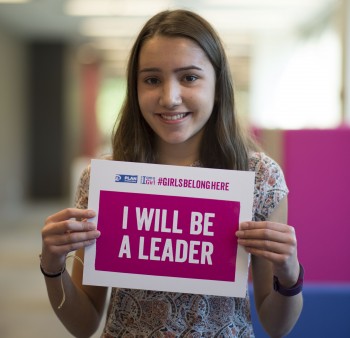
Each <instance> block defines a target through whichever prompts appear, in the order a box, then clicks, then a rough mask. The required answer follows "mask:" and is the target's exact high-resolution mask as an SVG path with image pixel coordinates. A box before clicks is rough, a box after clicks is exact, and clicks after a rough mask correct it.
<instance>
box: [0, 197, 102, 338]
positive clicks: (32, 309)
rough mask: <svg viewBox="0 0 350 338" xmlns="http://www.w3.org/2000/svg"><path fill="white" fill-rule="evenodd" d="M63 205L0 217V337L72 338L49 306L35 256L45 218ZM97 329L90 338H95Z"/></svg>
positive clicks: (29, 207) (36, 206)
mask: <svg viewBox="0 0 350 338" xmlns="http://www.w3.org/2000/svg"><path fill="white" fill-rule="evenodd" d="M62 205H63V204H60V203H46V204H45V205H43V204H31V205H26V206H24V207H23V208H21V210H17V211H13V212H10V211H9V210H5V211H4V210H3V211H1V212H2V215H0V231H1V233H0V337H1V338H22V337H23V338H41V337H50V338H66V337H67V338H68V337H72V335H70V334H69V333H68V332H67V331H66V329H65V328H64V327H63V325H62V324H61V323H60V322H59V320H58V319H57V318H56V317H55V314H54V312H53V310H52V309H51V307H50V304H49V301H48V298H47V294H46V289H45V284H44V279H43V276H42V275H41V273H40V270H39V258H38V254H39V253H40V249H41V235H40V230H41V228H42V225H43V222H44V220H45V218H46V217H47V216H48V215H50V214H51V213H53V212H55V211H58V210H60V208H61V207H62ZM99 335H100V330H99V332H98V333H96V334H95V335H94V336H93V337H99Z"/></svg>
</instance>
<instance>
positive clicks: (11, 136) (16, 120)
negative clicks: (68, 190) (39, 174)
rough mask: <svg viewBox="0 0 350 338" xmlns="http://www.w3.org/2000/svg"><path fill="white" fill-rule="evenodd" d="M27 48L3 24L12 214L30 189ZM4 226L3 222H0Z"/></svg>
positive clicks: (5, 166)
mask: <svg viewBox="0 0 350 338" xmlns="http://www.w3.org/2000/svg"><path fill="white" fill-rule="evenodd" d="M26 74H27V70H26V48H25V45H24V44H23V42H22V41H21V40H20V39H17V38H16V37H14V36H12V35H11V34H8V33H7V32H6V31H4V30H2V29H1V27H0V212H1V215H2V216H5V215H11V214H12V211H13V210H16V209H18V208H17V207H18V206H20V205H21V203H22V201H23V199H24V195H25V190H26V160H27V159H26V153H27V147H26V139H27V134H26V131H27V130H26V124H27V123H28V121H27V116H26V114H25V107H26V102H27V100H26V95H25V79H26ZM0 227H1V223H0Z"/></svg>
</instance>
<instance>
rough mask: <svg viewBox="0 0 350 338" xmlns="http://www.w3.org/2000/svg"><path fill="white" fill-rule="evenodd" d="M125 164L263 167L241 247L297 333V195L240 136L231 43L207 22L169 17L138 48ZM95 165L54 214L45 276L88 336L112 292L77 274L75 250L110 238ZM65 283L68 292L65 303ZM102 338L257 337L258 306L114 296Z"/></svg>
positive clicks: (118, 151)
mask: <svg viewBox="0 0 350 338" xmlns="http://www.w3.org/2000/svg"><path fill="white" fill-rule="evenodd" d="M112 146H113V154H112V155H111V159H113V160H118V161H129V162H143V163H158V164H169V165H179V166H202V167H206V168H220V169H231V170H251V171H255V174H256V180H255V190H254V207H253V211H252V215H253V217H252V221H251V222H244V223H242V224H240V230H239V231H238V232H237V233H236V234H235V235H236V236H237V237H238V243H239V244H240V245H242V246H244V247H245V249H246V250H247V252H248V253H250V254H251V269H252V277H253V285H254V297H255V304H256V307H257V312H258V314H259V318H260V320H261V323H262V325H263V326H264V328H265V330H266V331H267V332H268V334H269V335H270V336H271V337H282V336H284V335H286V334H287V333H288V332H290V330H291V329H292V328H293V326H294V325H295V323H296V321H297V319H298V317H299V315H300V312H301V309H302V293H301V288H302V274H303V270H302V266H301V265H300V264H299V261H298V256H297V241H296V235H295V231H294V228H293V227H292V226H289V225H287V193H288V189H287V187H286V183H285V180H284V177H283V173H282V171H281V169H280V167H279V166H278V165H277V164H276V163H275V162H274V161H273V160H272V159H271V158H269V157H268V156H266V155H265V154H264V153H262V152H258V151H255V150H254V147H253V146H252V143H251V142H250V141H249V139H248V137H247V136H246V134H245V133H244V132H243V131H242V129H240V127H239V125H238V122H237V116H236V112H235V104H234V91H233V85H232V80H231V75H230V71H229V65H228V62H227V59H226V56H225V52H224V49H223V46H222V44H221V42H220V39H219V37H218V35H217V34H216V32H215V31H214V30H213V28H212V27H211V26H210V25H209V24H208V22H206V21H205V20H204V19H203V18H201V17H200V16H198V15H196V14H195V13H192V12H190V11H185V10H174V11H165V12H161V13H159V14H157V15H155V16H154V17H152V18H151V19H150V20H149V21H148V22H147V23H146V24H145V26H144V27H143V28H142V30H141V32H140V34H139V36H138V37H137V39H136V41H135V44H134V46H133V48H132V50H131V55H130V59H129V63H128V71H127V94H126V98H125V102H124V105H123V107H122V109H121V112H120V117H119V120H118V121H117V122H116V124H115V130H114V133H113V142H112ZM89 170H90V169H89V167H88V168H86V170H85V171H84V172H83V174H82V176H81V180H80V183H79V187H78V191H77V200H76V206H75V208H68V209H65V210H62V211H60V212H58V213H56V214H54V215H51V216H49V217H48V218H47V220H46V223H45V226H44V228H43V229H42V254H41V270H42V272H43V274H44V275H45V281H46V286H47V291H48V295H49V299H50V302H51V304H52V307H53V309H54V310H55V312H56V314H57V316H58V318H59V319H60V320H61V321H62V323H63V324H64V325H65V327H66V328H67V329H68V330H69V331H70V332H71V333H72V334H73V335H75V336H77V337H89V336H90V335H92V334H93V333H94V332H95V331H96V330H97V328H98V327H99V324H100V320H101V317H102V314H103V310H104V308H105V304H106V296H107V288H105V287H97V286H87V285H82V273H83V267H82V266H81V264H79V262H76V261H75V263H74V265H73V271H72V275H70V274H69V273H68V272H67V271H66V270H65V269H64V267H65V260H66V256H67V254H68V253H69V252H71V251H76V255H77V256H78V257H80V258H81V259H83V255H84V248H85V247H86V246H88V245H91V244H93V243H94V242H95V241H96V240H98V237H99V236H100V232H99V230H98V229H97V228H96V224H92V223H91V222H89V221H88V219H89V218H91V217H93V216H94V215H95V213H94V211H92V210H87V205H88V189H89ZM61 281H62V283H63V287H64V290H65V302H64V304H63V305H62V307H61V308H59V309H58V305H59V304H60V303H61V300H62V289H61ZM102 337H254V332H253V328H252V323H251V317H250V303H249V299H248V295H247V296H246V298H230V297H218V296H210V295H196V294H182V293H174V292H158V291H148V290H133V289H119V288H113V289H112V292H111V298H110V299H109V307H108V313H107V320H106V323H105V326H104V330H103V334H102Z"/></svg>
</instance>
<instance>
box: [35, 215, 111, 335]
mask: <svg viewBox="0 0 350 338" xmlns="http://www.w3.org/2000/svg"><path fill="white" fill-rule="evenodd" d="M90 217H92V214H89V211H88V210H81V209H74V208H72V209H65V210H63V211H61V212H58V213H57V214H54V215H52V216H50V217H48V219H47V221H46V223H45V226H44V228H43V229H42V241H43V246H42V259H41V266H42V268H43V270H44V271H45V272H47V273H49V274H53V273H55V272H58V271H60V270H61V269H62V267H63V266H64V264H65V259H66V256H67V254H68V253H69V252H71V251H75V250H77V253H76V254H77V256H78V257H80V258H81V259H83V250H84V247H85V246H87V245H90V244H92V243H94V241H95V240H96V238H98V237H99V232H98V231H97V230H96V226H95V225H94V224H92V223H90V222H87V221H75V220H73V219H74V218H76V219H83V220H84V219H87V218H90ZM82 272H83V267H82V265H81V264H80V263H79V262H76V260H75V261H74V265H73V273H72V277H71V276H70V275H69V273H68V272H67V271H64V272H63V274H62V279H61V276H58V277H55V278H49V277H44V278H45V283H46V287H47V292H48V296H49V299H50V303H51V305H52V307H53V309H54V311H55V313H56V315H57V316H58V318H59V319H60V320H61V322H62V323H63V325H64V326H65V327H66V328H67V329H68V330H69V332H71V333H72V334H73V335H74V336H76V337H89V336H91V335H92V334H93V333H94V332H95V331H96V330H97V328H98V327H99V323H100V320H101V318H102V315H103V310H104V304H105V300H106V294H107V288H104V287H95V286H83V285H82ZM61 281H62V283H63V288H64V293H65V300H64V303H63V304H62V306H61V307H60V308H59V306H60V304H61V303H62V299H63V293H62V285H61Z"/></svg>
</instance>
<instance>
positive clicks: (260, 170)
mask: <svg viewBox="0 0 350 338" xmlns="http://www.w3.org/2000/svg"><path fill="white" fill-rule="evenodd" d="M249 171H254V172H255V183H256V185H258V186H265V187H266V188H269V189H273V188H282V189H284V190H287V187H286V183H285V178H284V174H283V171H282V169H281V167H280V165H279V164H278V163H277V162H276V161H275V160H274V159H272V158H271V157H269V156H268V155H266V154H265V153H264V152H252V153H251V154H250V156H249Z"/></svg>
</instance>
